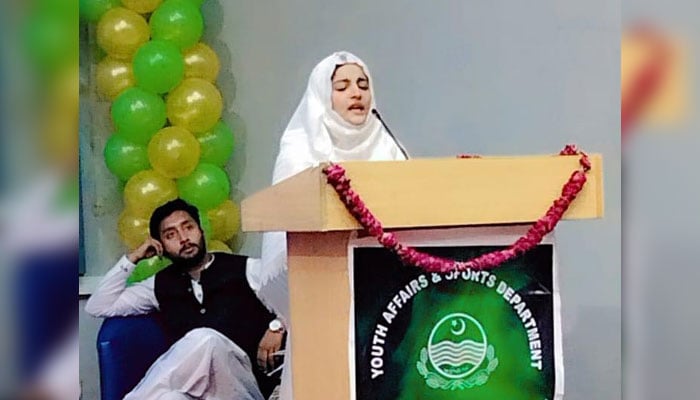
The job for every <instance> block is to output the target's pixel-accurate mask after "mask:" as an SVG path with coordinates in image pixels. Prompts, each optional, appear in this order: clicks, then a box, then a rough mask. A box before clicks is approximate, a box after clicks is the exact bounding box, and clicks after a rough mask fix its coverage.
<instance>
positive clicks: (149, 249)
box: [126, 236, 163, 264]
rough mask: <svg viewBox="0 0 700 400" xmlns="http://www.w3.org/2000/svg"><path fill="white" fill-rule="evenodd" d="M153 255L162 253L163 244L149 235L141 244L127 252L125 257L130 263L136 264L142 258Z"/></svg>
mask: <svg viewBox="0 0 700 400" xmlns="http://www.w3.org/2000/svg"><path fill="white" fill-rule="evenodd" d="M155 255H159V256H162V255H163V245H162V244H161V243H160V242H159V241H157V240H155V239H153V238H152V237H150V236H149V237H148V238H146V240H145V241H144V242H143V244H142V245H141V246H139V247H137V248H136V250H134V251H132V252H131V253H129V255H127V256H126V258H128V259H129V261H131V262H132V263H134V264H136V263H137V262H139V261H141V260H143V259H144V258H151V257H153V256H155Z"/></svg>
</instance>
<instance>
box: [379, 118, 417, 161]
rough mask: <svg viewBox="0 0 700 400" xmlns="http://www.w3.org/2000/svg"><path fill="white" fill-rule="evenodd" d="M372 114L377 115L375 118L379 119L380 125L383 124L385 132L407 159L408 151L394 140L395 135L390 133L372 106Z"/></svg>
mask: <svg viewBox="0 0 700 400" xmlns="http://www.w3.org/2000/svg"><path fill="white" fill-rule="evenodd" d="M372 114H374V116H375V117H377V119H378V120H379V122H381V123H382V126H384V129H386V131H387V133H388V134H389V136H391V139H393V140H394V143H396V146H397V147H398V148H399V150H401V153H403V156H404V157H405V158H406V159H407V160H408V159H409V158H410V157H409V156H408V152H407V151H406V149H405V148H404V147H403V145H402V144H401V143H400V142H399V141H398V140H396V136H394V134H393V133H391V129H389V127H388V126H387V125H386V123H385V122H384V120H383V119H382V117H381V116H380V115H379V111H377V109H376V108H373V109H372Z"/></svg>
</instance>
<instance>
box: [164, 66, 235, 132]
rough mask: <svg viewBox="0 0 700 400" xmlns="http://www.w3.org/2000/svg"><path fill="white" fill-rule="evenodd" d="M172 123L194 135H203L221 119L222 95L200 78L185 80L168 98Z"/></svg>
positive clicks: (169, 115)
mask: <svg viewBox="0 0 700 400" xmlns="http://www.w3.org/2000/svg"><path fill="white" fill-rule="evenodd" d="M166 102H167V104H166V106H167V113H168V119H169V120H170V123H171V124H173V125H177V126H182V127H183V128H185V129H187V130H188V131H190V132H192V133H202V132H206V131H208V130H210V129H211V128H213V127H214V125H215V124H216V122H217V121H218V120H219V118H221V110H222V109H223V100H222V99H221V93H219V90H218V89H217V88H216V87H215V86H214V85H213V84H211V83H210V82H207V81H205V80H204V79H200V78H189V79H185V80H183V81H182V83H180V85H179V86H178V87H176V88H175V89H173V91H172V92H170V94H169V95H168V98H167V101H166Z"/></svg>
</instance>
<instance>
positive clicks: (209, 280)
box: [155, 253, 274, 392]
mask: <svg viewBox="0 0 700 400" xmlns="http://www.w3.org/2000/svg"><path fill="white" fill-rule="evenodd" d="M246 260H247V257H244V256H239V255H233V254H226V253H215V255H214V262H212V264H211V265H210V266H209V268H207V269H205V270H203V271H202V273H201V276H200V280H199V282H200V284H201V285H202V291H203V293H204V301H203V302H202V304H200V303H199V302H198V301H197V299H196V298H195V297H194V293H193V291H192V283H191V278H190V275H189V274H188V273H187V272H186V271H183V270H180V269H178V268H176V267H174V266H172V265H171V266H169V267H167V268H165V269H163V270H162V271H160V272H158V274H156V278H155V295H156V298H157V299H158V304H159V306H160V311H161V315H162V317H163V320H164V322H165V327H166V330H167V332H168V334H169V336H170V337H171V339H172V341H173V342H174V341H176V340H178V339H180V338H181V337H183V336H184V335H185V334H186V333H187V332H189V331H190V330H192V329H195V328H202V327H207V328H212V329H215V330H217V331H219V332H221V333H222V334H224V335H225V336H227V337H228V338H229V339H231V340H232V341H233V342H234V343H236V344H237V345H238V346H239V347H241V348H242V349H243V350H244V351H245V352H246V353H247V354H248V357H250V361H251V362H252V365H253V371H254V372H255V375H256V377H257V378H258V382H259V383H260V384H261V386H265V385H262V382H260V375H261V374H260V372H259V371H258V370H257V368H256V357H257V349H258V344H259V343H260V339H262V337H263V334H264V333H265V331H266V330H267V328H268V324H269V322H270V321H272V319H273V318H274V315H273V314H271V313H270V312H269V311H268V310H267V308H265V306H263V304H262V303H261V302H260V300H259V299H258V297H257V296H256V295H255V292H253V290H252V289H251V288H250V285H248V280H247V279H246ZM261 389H263V388H262V387H261ZM265 391H267V390H263V392H265Z"/></svg>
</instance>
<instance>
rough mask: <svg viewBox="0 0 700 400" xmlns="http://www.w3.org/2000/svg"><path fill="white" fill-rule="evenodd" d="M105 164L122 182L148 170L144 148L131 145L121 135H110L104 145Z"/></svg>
mask: <svg viewBox="0 0 700 400" xmlns="http://www.w3.org/2000/svg"><path fill="white" fill-rule="evenodd" d="M104 156H105V164H107V168H108V169H109V170H110V172H112V173H113V174H114V175H116V176H117V177H118V178H119V179H121V180H122V181H128V180H129V178H131V177H132V176H133V175H134V174H135V173H137V172H139V171H143V170H144V169H150V168H151V163H150V162H148V150H146V146H144V145H140V144H135V143H132V142H130V141H128V140H126V139H125V138H124V137H123V136H122V135H117V134H115V135H112V136H111V137H110V138H109V139H108V140H107V144H105V149H104Z"/></svg>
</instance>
